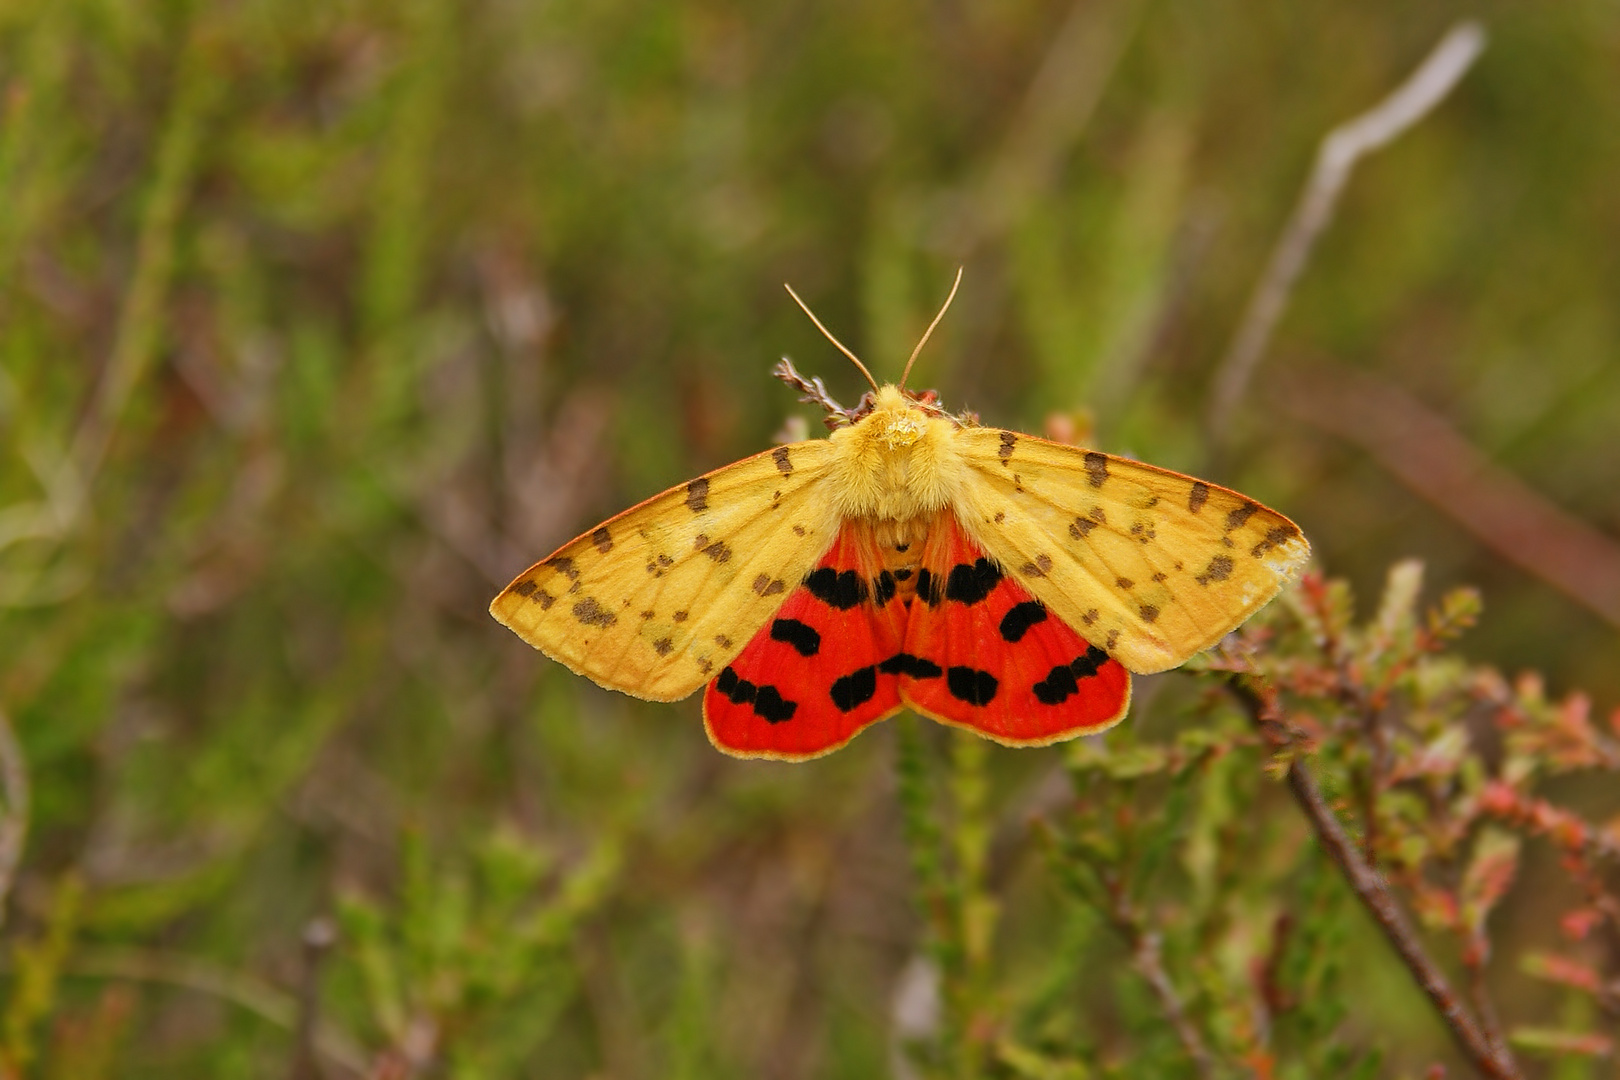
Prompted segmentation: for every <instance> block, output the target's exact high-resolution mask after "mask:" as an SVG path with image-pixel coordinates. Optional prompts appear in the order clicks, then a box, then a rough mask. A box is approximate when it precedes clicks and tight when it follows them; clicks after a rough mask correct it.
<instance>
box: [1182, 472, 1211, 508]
mask: <svg viewBox="0 0 1620 1080" xmlns="http://www.w3.org/2000/svg"><path fill="white" fill-rule="evenodd" d="M1207 502H1209V485H1208V484H1206V483H1204V482H1203V481H1202V480H1194V481H1193V486H1192V490H1191V491H1189V492H1187V509H1188V510H1191V511H1192V512H1193V513H1195V514H1196V513H1198V511H1200V510H1202V509H1203V508H1204V504H1205V503H1207Z"/></svg>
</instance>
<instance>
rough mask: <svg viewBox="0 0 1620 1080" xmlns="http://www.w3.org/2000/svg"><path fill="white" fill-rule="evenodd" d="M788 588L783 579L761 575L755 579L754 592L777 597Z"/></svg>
mask: <svg viewBox="0 0 1620 1080" xmlns="http://www.w3.org/2000/svg"><path fill="white" fill-rule="evenodd" d="M786 588H787V585H786V583H785V582H783V581H782V579H781V578H772V577H771V575H769V574H761V575H759V576H758V577H756V578H755V579H754V591H755V592H756V593H758V594H759V595H761V596H775V595H777V594H778V593H780V592H782V591H783V590H784V589H786Z"/></svg>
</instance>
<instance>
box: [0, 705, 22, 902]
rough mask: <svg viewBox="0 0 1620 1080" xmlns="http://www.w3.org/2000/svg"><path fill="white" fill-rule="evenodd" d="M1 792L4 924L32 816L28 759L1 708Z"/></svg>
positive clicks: (0, 896) (0, 883) (0, 886)
mask: <svg viewBox="0 0 1620 1080" xmlns="http://www.w3.org/2000/svg"><path fill="white" fill-rule="evenodd" d="M0 793H3V795H4V799H5V811H4V813H5V816H4V817H3V818H0V925H4V923H5V917H6V898H7V897H8V896H10V895H11V886H12V883H13V882H14V881H15V880H16V877H17V866H18V864H19V863H20V862H21V861H22V853H23V845H24V844H25V843H27V841H28V817H29V789H28V759H27V758H25V757H24V756H23V751H22V745H21V744H20V743H18V742H17V733H16V731H14V730H13V729H12V726H11V720H10V718H9V717H7V716H6V712H5V710H4V709H0Z"/></svg>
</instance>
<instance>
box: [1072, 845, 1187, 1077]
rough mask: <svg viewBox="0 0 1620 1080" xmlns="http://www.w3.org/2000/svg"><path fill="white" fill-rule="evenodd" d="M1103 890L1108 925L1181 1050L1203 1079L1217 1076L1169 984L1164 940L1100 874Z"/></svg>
mask: <svg viewBox="0 0 1620 1080" xmlns="http://www.w3.org/2000/svg"><path fill="white" fill-rule="evenodd" d="M1099 876H1100V877H1101V878H1102V882H1103V886H1104V887H1105V888H1106V889H1107V890H1108V893H1109V897H1110V899H1111V900H1112V904H1111V905H1110V909H1109V911H1108V918H1109V921H1110V922H1112V923H1113V924H1114V928H1115V929H1116V930H1118V931H1119V933H1120V936H1122V937H1123V938H1124V939H1125V942H1126V944H1128V945H1129V946H1130V949H1131V961H1132V963H1134V964H1135V965H1136V972H1137V974H1138V975H1141V976H1142V978H1143V979H1144V980H1145V981H1146V982H1147V984H1148V988H1149V989H1151V990H1152V991H1153V996H1154V997H1156V998H1158V999H1159V1008H1161V1009H1163V1010H1164V1015H1165V1018H1166V1019H1168V1020H1169V1021H1170V1026H1171V1027H1172V1028H1174V1029H1175V1032H1176V1038H1177V1039H1179V1040H1180V1041H1181V1048H1182V1049H1183V1050H1185V1051H1186V1052H1187V1056H1188V1057H1189V1058H1191V1059H1192V1063H1193V1068H1194V1069H1196V1070H1197V1072H1198V1075H1199V1076H1201V1077H1205V1078H1206V1080H1207V1078H1211V1077H1214V1076H1215V1059H1214V1058H1212V1057H1211V1056H1210V1053H1209V1048H1208V1047H1206V1046H1205V1045H1204V1040H1203V1037H1202V1036H1201V1035H1199V1034H1198V1028H1197V1027H1195V1026H1194V1025H1193V1022H1192V1020H1191V1019H1190V1018H1189V1017H1188V1016H1187V1010H1186V1008H1185V1007H1184V1006H1183V1005H1182V1003H1181V995H1180V994H1179V993H1177V992H1176V986H1175V983H1173V982H1171V981H1170V973H1169V972H1168V971H1166V970H1165V967H1164V957H1163V953H1162V951H1161V944H1162V942H1161V940H1160V937H1159V934H1158V932H1157V931H1154V930H1150V929H1148V928H1147V927H1146V926H1145V925H1144V924H1143V921H1142V917H1141V915H1140V914H1139V913H1138V912H1137V911H1136V909H1135V908H1134V907H1132V906H1131V902H1130V900H1129V899H1128V898H1127V897H1126V895H1125V889H1124V887H1123V886H1122V885H1121V884H1120V883H1119V882H1118V881H1117V880H1116V879H1115V878H1114V877H1113V875H1111V874H1107V873H1103V872H1101V871H1099Z"/></svg>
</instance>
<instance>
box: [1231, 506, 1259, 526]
mask: <svg viewBox="0 0 1620 1080" xmlns="http://www.w3.org/2000/svg"><path fill="white" fill-rule="evenodd" d="M1259 512H1260V505H1259V504H1258V503H1252V502H1245V503H1244V504H1243V505H1242V506H1238V507H1234V508H1233V509H1232V510H1231V512H1229V513H1228V514H1227V515H1226V531H1227V532H1231V531H1232V530H1233V529H1241V528H1243V525H1244V523H1245V522H1246V521H1248V520H1249V519H1250V518H1251V517H1253V516H1254V515H1255V514H1258V513H1259Z"/></svg>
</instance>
